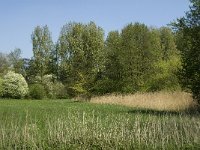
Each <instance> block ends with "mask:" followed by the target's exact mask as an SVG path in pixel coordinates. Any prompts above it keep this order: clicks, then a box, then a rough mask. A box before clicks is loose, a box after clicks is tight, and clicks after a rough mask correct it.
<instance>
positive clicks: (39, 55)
mask: <svg viewBox="0 0 200 150" xmlns="http://www.w3.org/2000/svg"><path fill="white" fill-rule="evenodd" d="M32 44H33V61H34V65H35V67H36V68H37V74H38V75H39V76H40V77H41V78H42V77H43V76H44V75H45V74H47V73H49V70H50V67H51V65H50V62H51V54H52V51H53V48H54V47H53V42H52V38H51V33H50V31H49V29H48V26H44V27H40V26H37V27H36V28H35V30H34V31H33V33H32Z"/></svg>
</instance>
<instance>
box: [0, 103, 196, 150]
mask: <svg viewBox="0 0 200 150" xmlns="http://www.w3.org/2000/svg"><path fill="white" fill-rule="evenodd" d="M199 127H200V117H199V114H198V113H193V114H188V113H175V112H173V113H169V112H164V111H148V110H141V109H140V110H138V109H133V108H131V107H126V106H118V105H110V104H103V105H99V104H92V103H81V102H73V101H70V100H52V101H48V100H37V101H29V100H1V101H0V149H198V148H200V128H199Z"/></svg>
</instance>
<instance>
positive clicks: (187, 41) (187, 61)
mask: <svg viewBox="0 0 200 150" xmlns="http://www.w3.org/2000/svg"><path fill="white" fill-rule="evenodd" d="M190 2H191V6H190V10H189V11H188V12H186V14H185V16H184V17H182V18H179V19H177V21H176V22H174V23H172V25H173V27H174V29H175V32H176V34H177V35H178V36H177V45H178V49H179V50H180V51H181V56H182V70H181V79H182V84H183V86H184V87H186V88H187V89H189V90H191V92H192V93H193V97H194V98H195V99H197V100H198V102H199V103H200V1H199V0H190Z"/></svg>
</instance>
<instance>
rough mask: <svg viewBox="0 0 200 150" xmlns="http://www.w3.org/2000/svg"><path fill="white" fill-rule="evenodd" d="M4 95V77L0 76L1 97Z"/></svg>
mask: <svg viewBox="0 0 200 150" xmlns="http://www.w3.org/2000/svg"><path fill="white" fill-rule="evenodd" d="M2 96H3V79H2V78H1V77H0V97H2Z"/></svg>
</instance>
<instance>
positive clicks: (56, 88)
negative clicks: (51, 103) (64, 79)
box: [53, 81, 69, 99]
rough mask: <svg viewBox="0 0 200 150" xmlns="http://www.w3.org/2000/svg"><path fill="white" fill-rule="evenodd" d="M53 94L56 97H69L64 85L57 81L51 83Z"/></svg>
mask: <svg viewBox="0 0 200 150" xmlns="http://www.w3.org/2000/svg"><path fill="white" fill-rule="evenodd" d="M53 95H54V98H57V99H66V98H68V97H69V94H68V92H67V89H66V87H65V86H64V85H63V84H62V83H61V82H59V81H56V82H54V84H53Z"/></svg>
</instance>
